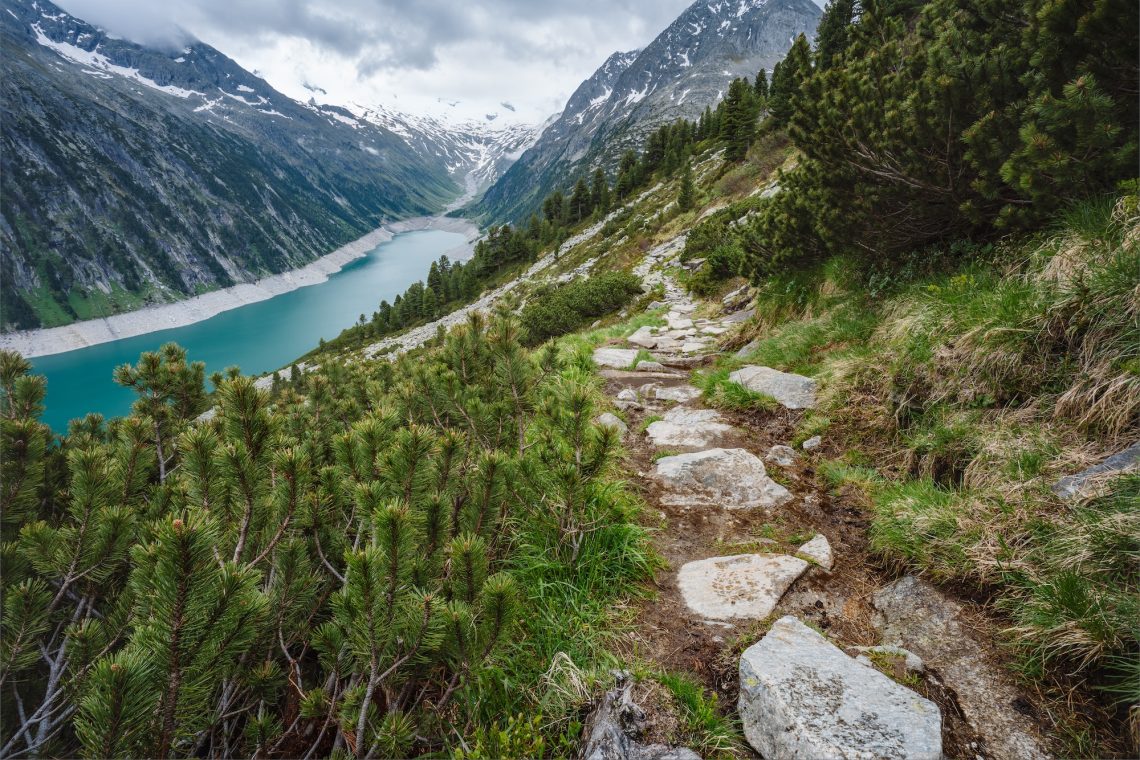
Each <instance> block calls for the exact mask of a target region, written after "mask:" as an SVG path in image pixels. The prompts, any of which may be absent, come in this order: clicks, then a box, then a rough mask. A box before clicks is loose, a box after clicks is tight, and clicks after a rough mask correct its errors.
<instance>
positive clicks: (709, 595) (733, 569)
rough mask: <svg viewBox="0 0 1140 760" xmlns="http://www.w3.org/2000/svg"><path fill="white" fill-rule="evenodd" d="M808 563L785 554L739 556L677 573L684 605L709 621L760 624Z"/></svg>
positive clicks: (693, 564) (701, 563)
mask: <svg viewBox="0 0 1140 760" xmlns="http://www.w3.org/2000/svg"><path fill="white" fill-rule="evenodd" d="M807 567H808V563H807V562H804V561H803V560H802V559H798V558H796V557H789V556H787V555H786V554H738V555H736V556H733V557H713V558H711V559H702V560H697V561H696V562H687V563H685V565H683V566H682V567H681V571H680V572H679V573H677V586H678V588H680V590H681V596H682V597H683V598H684V600H685V605H686V606H688V608H689V609H691V610H692V611H693V612H695V613H697V614H698V615H700V616H701V617H703V618H707V619H709V620H733V619H746V620H763V619H764V618H766V617H768V616H769V615H770V614H772V610H774V609H775V608H776V605H777V604H779V602H780V598H781V597H782V596H783V595H784V592H785V591H787V590H788V588H789V587H790V586H791V585H792V584H793V583H795V582H796V579H797V578H799V577H800V576H801V575H803V572H804V570H806V569H807Z"/></svg>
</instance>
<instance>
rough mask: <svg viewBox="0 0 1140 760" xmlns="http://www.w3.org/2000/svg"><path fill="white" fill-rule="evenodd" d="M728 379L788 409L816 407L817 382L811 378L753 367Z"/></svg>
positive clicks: (733, 374) (744, 368) (740, 371)
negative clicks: (768, 397) (770, 398)
mask: <svg viewBox="0 0 1140 760" xmlns="http://www.w3.org/2000/svg"><path fill="white" fill-rule="evenodd" d="M728 379H729V380H731V381H732V382H734V383H739V384H740V385H743V386H744V387H745V388H747V389H748V390H750V391H755V392H756V393H763V394H764V395H766V396H771V397H772V398H774V399H776V400H777V401H779V402H780V404H782V405H783V406H785V407H787V408H788V409H811V408H812V407H814V406H815V380H812V379H811V378H810V377H804V376H803V375H794V374H791V373H788V372H780V371H779V370H775V369H772V368H771V367H758V366H756V365H752V366H748V367H743V368H741V369H738V370H736V371H735V372H733V373H732V374H730V375H729V376H728Z"/></svg>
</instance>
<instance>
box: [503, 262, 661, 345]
mask: <svg viewBox="0 0 1140 760" xmlns="http://www.w3.org/2000/svg"><path fill="white" fill-rule="evenodd" d="M640 292H641V282H640V281H639V280H638V279H637V277H635V276H634V275H632V274H629V273H628V272H604V273H602V274H598V275H594V276H593V277H590V278H588V279H585V280H577V281H575V282H571V283H567V284H566V285H560V286H555V287H547V288H540V289H539V290H537V291H536V292H535V293H534V294H533V295H532V296H531V297H530V299H529V300H528V301H527V304H526V306H525V307H524V308H523V311H522V315H521V321H522V324H523V328H524V329H525V330H526V337H527V340H526V342H527V343H528V344H529V345H537V344H539V343H542V342H543V341H545V340H548V339H550V338H555V337H557V336H559V335H565V334H566V333H569V332H573V331H575V330H577V329H579V328H581V327H582V326H584V325H586V324H589V323H590V322H591V321H593V320H595V319H597V318H598V317H602V316H605V315H606V314H610V313H612V312H615V311H617V310H618V309H620V308H621V307H622V306H624V305H626V304H627V303H629V302H630V300H631V299H632V298H633V297H634V296H635V295H637V294H638V293H640Z"/></svg>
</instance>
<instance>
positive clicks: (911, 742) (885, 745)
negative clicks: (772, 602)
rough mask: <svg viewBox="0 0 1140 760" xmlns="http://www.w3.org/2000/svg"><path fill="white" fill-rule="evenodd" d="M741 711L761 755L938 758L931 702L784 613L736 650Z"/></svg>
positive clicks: (937, 723)
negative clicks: (741, 651) (763, 632)
mask: <svg viewBox="0 0 1140 760" xmlns="http://www.w3.org/2000/svg"><path fill="white" fill-rule="evenodd" d="M738 707H739V712H740V718H741V721H742V723H743V724H744V736H745V737H746V738H747V739H748V743H749V744H751V745H752V747H753V748H754V749H755V750H756V751H757V752H759V753H760V754H761V755H762V756H763V757H765V758H770V759H772V760H775V759H776V758H780V760H783V759H784V758H787V759H788V760H792V759H797V760H798V759H801V758H802V760H815V759H816V758H844V760H855V759H856V758H858V759H859V760H864V759H865V760H872V759H873V758H899V759H900V760H901V759H902V758H906V759H907V760H940V758H941V757H942V715H941V713H940V712H939V710H938V706H937V705H935V704H934V703H933V702H931V701H930V700H928V699H925V698H923V697H921V696H919V695H918V694H917V693H915V692H913V691H911V690H910V689H908V688H906V687H904V686H901V685H899V684H898V683H896V682H894V681H892V680H891V679H890V678H888V677H887V676H885V675H883V674H882V673H880V672H879V671H877V670H875V669H874V668H871V667H867V666H866V665H863V664H862V663H859V662H856V661H855V660H854V659H853V658H851V657H848V656H847V655H846V654H844V653H843V651H842V650H840V649H839V648H838V647H836V646H835V645H833V644H832V643H831V642H829V641H828V640H827V639H825V638H824V637H823V636H821V635H819V634H818V633H816V632H815V631H813V630H812V629H811V628H808V627H807V626H806V625H804V624H803V623H801V622H800V621H799V620H797V619H796V618H794V617H791V616H788V617H783V618H780V619H779V620H777V621H776V622H775V623H774V624H773V625H772V628H771V630H769V631H768V633H767V635H765V636H764V638H763V639H761V640H760V641H759V642H758V643H756V644H753V645H752V646H750V647H749V648H748V649H746V650H745V651H744V654H743V655H742V656H741V658H740V701H739V704H738Z"/></svg>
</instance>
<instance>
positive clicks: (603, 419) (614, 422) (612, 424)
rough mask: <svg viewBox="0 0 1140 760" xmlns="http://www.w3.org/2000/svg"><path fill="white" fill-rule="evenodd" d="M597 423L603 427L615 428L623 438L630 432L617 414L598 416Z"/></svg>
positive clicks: (609, 413) (608, 413)
mask: <svg viewBox="0 0 1140 760" xmlns="http://www.w3.org/2000/svg"><path fill="white" fill-rule="evenodd" d="M596 422H597V423H598V424H599V425H601V426H602V427H608V428H613V429H614V430H616V431H618V434H619V435H622V436H624V435H625V434H626V433H628V432H629V428H628V427H627V426H626V424H625V423H624V422H622V421H621V417H618V416H617V415H616V414H613V413H611V412H606V413H604V414H600V415H598V419H597V420H596Z"/></svg>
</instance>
